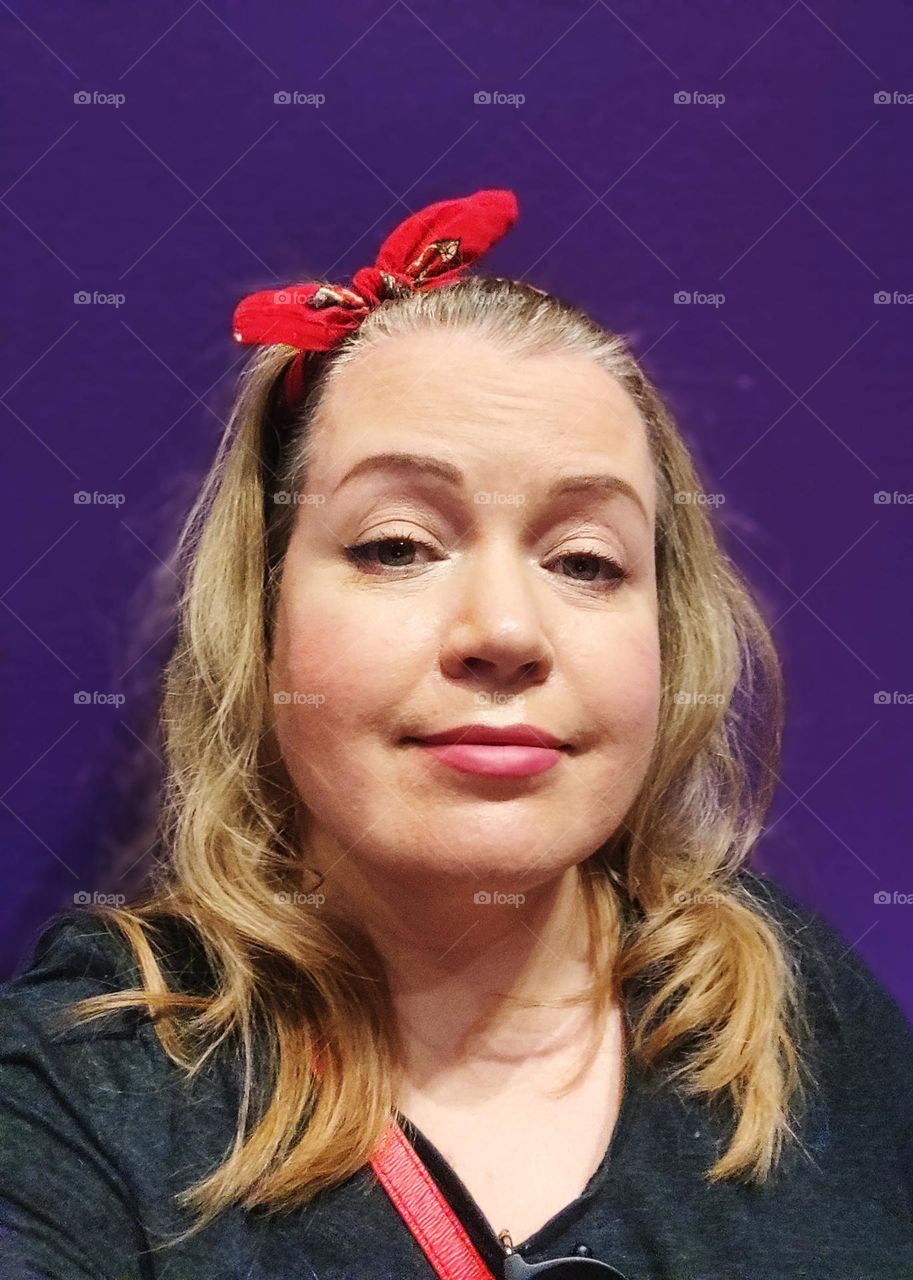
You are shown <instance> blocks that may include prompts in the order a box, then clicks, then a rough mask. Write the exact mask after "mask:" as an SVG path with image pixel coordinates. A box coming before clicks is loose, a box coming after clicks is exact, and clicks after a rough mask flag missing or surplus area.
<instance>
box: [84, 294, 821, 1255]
mask: <svg viewBox="0 0 913 1280" xmlns="http://www.w3.org/2000/svg"><path fill="white" fill-rule="evenodd" d="M429 326H431V327H434V326H443V327H445V328H447V327H457V328H461V329H464V328H465V329H470V330H472V331H473V332H477V333H480V334H482V335H486V336H488V337H489V338H490V339H491V340H492V341H493V342H496V343H499V344H501V346H502V347H503V348H506V349H508V350H510V351H511V352H515V353H517V354H535V353H545V352H553V351H555V350H567V351H571V352H579V353H582V354H584V355H586V356H589V357H590V358H591V359H593V360H595V361H596V362H597V363H598V364H599V365H600V366H601V367H602V368H604V369H605V370H606V371H607V372H608V373H609V374H610V375H611V376H612V377H613V378H615V379H617V381H618V382H619V383H620V384H621V385H622V386H623V387H624V388H625V389H626V390H627V392H628V393H629V394H630V396H631V397H632V398H633V400H634V401H635V403H636V404H637V406H638V408H639V410H640V413H641V416H642V419H643V422H644V424H645V427H646V432H647V436H648V440H649V445H650V450H651V454H652V458H653V461H654V465H655V474H656V481H657V493H658V502H657V517H656V531H655V556H656V572H657V592H658V604H659V611H658V619H659V629H660V643H661V655H662V694H661V708H660V717H659V730H658V735H657V740H656V744H655V749H654V752H653V756H652V758H651V761H650V765H649V770H648V773H647V776H646V778H645V781H644V783H643V786H642V789H641V791H640V793H639V795H638V796H637V799H636V800H635V802H634V804H633V805H632V807H631V809H630V810H629V812H628V813H627V814H626V816H625V820H624V822H623V823H622V824H620V826H619V827H618V829H617V830H614V831H613V832H611V834H610V835H609V837H608V838H607V840H606V842H605V844H604V845H603V846H602V847H600V849H598V850H597V851H596V853H594V854H593V855H592V856H591V857H590V858H588V859H587V860H586V862H585V863H583V864H582V865H581V868H580V870H581V873H582V874H581V887H582V890H583V895H584V901H585V903H586V908H587V915H588V920H589V925H590V931H591V939H592V943H591V946H592V956H593V972H594V979H593V983H592V985H591V986H590V987H588V988H587V990H586V991H585V992H583V993H581V994H578V995H574V996H571V997H566V998H565V1001H563V1002H559V1003H576V1002H580V1001H583V1000H591V1001H594V1002H596V1003H599V1002H602V1003H603V1004H604V1003H605V1002H606V1001H607V999H608V998H609V996H610V994H612V993H613V992H615V991H617V990H618V989H619V988H620V989H621V990H624V989H625V987H626V984H629V983H632V982H633V981H634V980H635V979H637V981H638V983H639V984H641V985H640V989H641V990H642V991H645V992H646V993H647V996H648V998H647V999H646V1001H645V1003H644V1004H643V1006H642V1008H641V1010H640V1014H639V1017H638V1018H637V1020H636V1022H634V1023H632V1026H631V1029H630V1042H629V1044H630V1052H631V1054H632V1055H633V1056H634V1058H635V1059H636V1060H637V1061H638V1062H639V1063H640V1064H642V1065H643V1066H647V1067H656V1068H665V1078H666V1080H667V1082H668V1083H669V1084H670V1085H674V1086H675V1087H677V1088H680V1089H682V1090H684V1091H685V1092H687V1093H688V1094H689V1095H690V1096H693V1097H697V1098H701V1099H703V1100H706V1101H707V1102H713V1101H724V1102H725V1103H727V1104H728V1107H729V1111H728V1114H730V1115H731V1117H732V1132H731V1140H730V1142H729V1146H728V1148H727V1149H726V1150H725V1152H724V1154H723V1155H722V1156H721V1158H719V1159H718V1160H717V1162H716V1163H715V1164H714V1165H713V1166H712V1167H711V1168H710V1169H709V1170H708V1171H707V1173H706V1175H705V1176H706V1178H707V1180H708V1181H710V1182H717V1181H720V1180H721V1179H724V1178H743V1179H748V1180H751V1181H755V1182H763V1181H765V1180H766V1178H767V1177H768V1176H769V1175H770V1173H771V1172H772V1170H773V1169H774V1167H775V1165H776V1164H777V1162H778V1160H779V1158H780V1155H781V1154H782V1151H783V1148H784V1141H785V1139H786V1138H787V1136H791V1137H793V1138H795V1137H796V1132H795V1129H794V1124H795V1120H796V1117H797V1114H798V1111H797V1108H798V1105H799V1103H800V1102H802V1101H803V1100H804V1098H805V1096H806V1095H805V1081H804V1079H803V1077H804V1076H805V1071H806V1064H805V1060H804V1054H802V1053H801V1052H800V1045H801V1042H802V1033H803V1032H804V1030H805V1028H806V1023H805V1021H804V1011H803V1008H802V990H801V986H800V983H799V979H798V967H797V965H796V963H795V961H794V958H793V956H792V954H791V951H790V947H789V942H788V939H787V936H786V934H785V932H784V931H783V929H782V927H781V926H780V924H779V922H778V920H777V919H776V918H775V917H774V915H773V914H772V913H770V912H768V911H767V909H766V908H765V907H764V905H763V904H762V903H761V902H760V900H759V899H758V898H756V897H755V895H754V894H753V893H752V892H751V890H750V887H749V884H748V878H747V877H744V876H741V875H739V872H740V869H741V868H742V867H743V865H744V864H745V863H746V862H747V859H748V857H749V855H750V853H751V850H752V848H753V847H754V845H755V843H756V841H757V838H758V836H759V834H760V831H761V823H762V818H763V816H764V813H765V812H766V809H767V806H768V804H769V802H770V798H771V793H772V788H773V780H774V778H775V776H776V763H777V760H778V757H779V750H780V738H781V724H782V704H783V694H782V675H781V670H780V665H779V660H778V657H777V654H776V651H775V648H774V646H773V643H772V640H771V637H770V634H769V631H768V629H767V626H766V625H765V622H764V620H763V618H762V616H761V614H760V612H759V610H758V608H757V606H756V604H755V603H754V601H753V599H752V596H751V593H750V591H749V590H748V589H747V588H746V586H745V584H744V583H743V581H742V579H741V578H740V576H739V574H738V572H737V570H736V569H735V567H734V566H733V564H732V563H731V562H730V560H729V559H728V558H727V556H726V554H725V552H724V551H723V549H722V548H721V546H720V544H719V542H718V540H717V536H716V533H715V530H714V527H713V525H712V522H711V519H710V517H709V515H708V508H707V506H706V505H705V503H703V502H702V501H700V495H701V494H702V486H701V483H700V480H699V478H698V474H697V471H696V468H695V465H694V463H693V461H692V459H691V456H690V454H689V451H688V449H687V447H686V445H685V443H684V441H683V439H682V437H681V435H680V434H679V431H678V429H677V428H676V425H675V423H674V422H673V420H672V417H671V415H670V413H669V411H668V409H667V408H666V406H665V405H664V403H663V401H662V399H661V398H660V395H659V393H658V392H657V390H656V389H655V388H654V386H653V385H652V384H651V382H650V380H649V379H648V377H647V376H646V374H645V373H644V371H643V370H642V369H641V368H640V366H639V365H638V363H637V362H636V360H635V359H634V357H633V355H632V354H631V353H630V351H629V350H628V348H627V346H626V344H625V342H624V340H623V339H622V338H621V337H619V336H616V335H613V334H610V333H607V332H606V331H605V330H604V329H603V328H601V327H600V326H599V325H597V324H596V323H595V322H594V321H593V320H592V319H590V318H589V317H588V316H586V315H585V314H584V313H583V312H581V311H580V310H579V309H578V308H576V307H575V306H573V305H571V304H569V303H568V302H566V301H564V300H562V299H559V298H558V297H556V296H554V295H553V294H545V293H543V292H542V291H541V290H538V289H535V288H533V287H532V286H529V285H525V284H522V283H519V282H516V281H512V280H507V279H502V278H497V277H486V276H468V277H464V278H463V279H461V280H460V281H458V282H457V283H454V284H451V285H448V286H444V287H439V288H437V289H430V290H426V291H424V292H415V293H412V294H409V295H407V296H404V297H396V298H391V299H389V300H386V301H384V302H383V303H382V304H381V305H380V306H379V307H377V308H376V309H375V310H373V311H372V312H371V313H369V315H368V316H367V318H366V319H365V320H364V321H363V323H362V324H361V326H360V327H359V328H358V329H357V330H356V331H355V332H354V333H353V334H351V335H349V336H348V337H347V338H346V339H345V340H344V342H343V343H342V344H341V345H339V346H338V347H336V348H334V349H333V350H332V351H331V352H328V353H321V354H315V353H311V354H309V355H308V357H307V369H306V374H307V381H306V386H307V393H306V397H305V400H304V402H303V403H302V404H301V405H300V406H298V408H297V409H296V410H295V412H294V414H292V415H290V416H289V415H286V414H285V413H284V411H283V410H282V409H281V407H280V402H279V398H278V395H277V388H278V384H279V381H280V378H281V375H282V373H283V372H284V370H285V368H286V366H287V364H288V362H289V360H290V358H291V357H292V356H293V355H295V354H296V353H295V351H294V350H293V348H291V347H288V346H284V345H281V346H272V347H264V348H258V350H257V351H256V353H255V354H254V356H253V357H252V359H251V360H250V362H249V363H248V365H247V367H246V368H245V371H244V373H243V375H242V379H241V387H240V390H239V394H238V397H237V400H236V403H235V405H234V408H233V411H232V414H231V417H230V420H229V423H228V426H227V429H226V431H225V434H224V436H223V439H222V441H221V444H220V447H219V450H218V453H217V456H216V459H215V461H214V463H213V465H212V467H211V469H210V471H209V473H208V475H207V477H206V479H205V482H204V484H203V486H202V488H201V490H200V493H199V495H198V497H197V500H196V502H195V504H194V506H193V509H192V510H191V512H190V514H189V516H188V518H187V520H186V522H185V524H184V527H183V529H182V531H181V535H180V539H179V542H178V549H177V551H176V554H175V558H174V561H173V563H174V564H175V566H176V567H177V569H178V571H179V574H180V581H181V591H180V598H179V600H178V602H177V621H178V631H177V644H176V647H175V650H174V653H173V655H172V656H171V658H170V661H169V662H168V665H167V667H166V670H165V680H164V697H163V700H162V705H161V717H160V719H161V726H162V741H163V746H164V757H165V765H166V778H165V787H164V791H163V803H162V806H161V813H160V819H159V821H160V832H161V847H162V848H163V849H164V850H165V851H166V853H165V856H164V857H163V858H162V859H161V860H160V861H159V862H157V864H156V866H155V868H154V869H153V871H152V872H151V873H150V875H149V877H148V884H147V887H146V889H145V890H144V892H143V893H142V894H141V895H140V896H139V897H137V898H136V899H134V900H133V901H132V902H130V903H129V904H127V905H125V906H121V907H108V906H100V905H99V906H95V907H91V908H89V910H91V911H93V912H94V913H96V914H98V915H100V916H101V917H102V918H103V919H105V920H107V921H108V922H109V924H110V925H113V926H115V927H116V928H117V929H119V930H120V931H121V932H122V934H123V935H125V937H126V939H127V941H128V942H129V944H130V947H131V949H132V954H133V956H134V958H135V961H136V966H137V970H138V972H139V975H140V977H141V980H142V984H143V985H142V986H141V987H137V988H133V989H130V990H123V991H119V992H112V993H108V994H104V995H99V996H93V997H91V998H89V999H86V1000H82V1001H79V1002H78V1003H77V1004H75V1005H73V1006H71V1007H70V1012H71V1016H72V1018H73V1020H74V1021H78V1022H82V1021H85V1020H88V1019H91V1018H95V1017H100V1016H102V1015H103V1014H107V1013H112V1012H115V1011H117V1010H123V1009H128V1008H137V1007H138V1008H142V1009H144V1010H146V1011H148V1013H149V1015H150V1016H151V1018H152V1023H153V1026H154V1028H155V1031H156V1034H157V1036H158V1038H159V1040H160V1042H161V1045H162V1047H163V1049H164V1050H165V1052H166V1053H167V1054H168V1056H169V1057H170V1058H171V1059H172V1061H173V1062H174V1063H175V1064H176V1065H178V1066H180V1067H181V1068H182V1070H184V1071H185V1072H186V1073H187V1075H188V1077H191V1076H193V1075H195V1074H196V1073H197V1072H199V1071H200V1070H201V1068H202V1067H203V1065H204V1063H206V1062H207V1061H208V1060H209V1059H210V1058H211V1057H212V1055H213V1054H214V1053H215V1052H216V1050H217V1049H218V1048H219V1047H220V1046H222V1045H227V1043H228V1042H233V1043H234V1044H235V1047H236V1049H240V1061H241V1063H242V1064H243V1088H242V1090H241V1098H240V1107H239V1114H238V1118H237V1131H236V1134H235V1139H234V1143H233V1146H232V1148H231V1151H230V1153H229V1154H228V1155H227V1158H226V1159H225V1160H224V1162H223V1163H222V1164H221V1165H220V1166H219V1167H218V1168H217V1169H216V1170H215V1171H214V1172H212V1173H210V1174H209V1175H208V1176H207V1177H205V1178H204V1179H202V1180H200V1181H199V1182H197V1183H195V1184H194V1185H193V1186H192V1187H190V1188H188V1189H186V1190H184V1191H183V1192H181V1193H180V1195H179V1197H178V1198H179V1200H180V1201H181V1202H182V1203H183V1204H185V1205H189V1206H191V1207H192V1209H193V1210H194V1211H195V1213H196V1223H195V1225H194V1226H193V1227H192V1228H191V1232H190V1233H192V1232H193V1231H195V1230H197V1229H199V1228H200V1227H202V1226H203V1225H205V1224H206V1223H207V1222H209V1221H210V1220H211V1219H212V1218H213V1217H215V1216H216V1215H217V1214H218V1213H219V1212H221V1211H222V1210H223V1209H225V1208H227V1207H228V1206H229V1205H231V1204H233V1203H239V1204H241V1205H242V1206H244V1207H247V1208H252V1207H254V1206H260V1207H264V1208H267V1209H269V1210H272V1209H279V1208H282V1207H289V1206H292V1205H300V1204H303V1203H306V1202H307V1201H308V1200H310V1199H311V1198H312V1197H313V1196H314V1195H315V1194H316V1193H318V1192H319V1191H321V1190H323V1189H325V1188H330V1187H332V1186H334V1185H336V1184H339V1183H341V1182H342V1181H344V1180H345V1179H347V1178H348V1177H350V1176H351V1175H352V1174H354V1173H355V1172H356V1171H358V1170H359V1169H361V1168H362V1167H363V1166H364V1165H365V1164H366V1163H367V1162H368V1161H369V1160H370V1157H371V1155H372V1152H373V1151H374V1148H375V1145H376V1143H377V1141H378V1139H379V1137H380V1136H381V1133H382V1130H383V1129H384V1127H385V1126H386V1125H387V1124H388V1123H389V1120H390V1116H391V1112H392V1110H393V1109H394V1105H395V1099H396V1096H397V1093H396V1088H397V1081H398V1078H399V1077H398V1074H397V1072H398V1061H399V1058H398V1052H399V1047H400V1046H399V1043H398V1040H397V1033H396V1028H395V1026H394V1025H393V1024H394V1018H393V1014H392V1004H391V1001H390V994H389V987H388V985H387V982H386V977H385V973H384V968H383V964H382V963H381V960H380V957H379V956H378V954H377V953H376V951H375V950H374V948H373V947H372V946H371V945H370V943H369V942H368V941H367V939H366V938H365V937H364V936H363V935H362V934H361V933H360V932H358V931H356V930H355V929H354V928H352V929H351V930H350V931H348V932H345V931H340V930H339V929H338V926H336V927H334V929H330V928H329V927H328V925H327V923H326V922H325V921H324V920H322V919H321V913H320V912H319V911H307V910H302V908H301V906H300V905H296V902H295V899H294V897H293V896H292V894H291V892H289V891H291V890H298V889H300V886H301V879H300V877H301V871H302V851H301V841H300V835H301V831H300V827H299V825H298V813H299V807H300V798H299V797H297V796H296V795H295V791H294V787H293V785H292V782H291V780H290V777H289V775H288V773H287V772H286V770H285V767H284V765H283V762H282V759H281V756H280V753H279V751H278V748H277V745H276V740H275V736H274V733H273V727H272V718H271V703H270V694H269V680H268V670H269V663H270V654H271V645H272V633H273V624H274V611H275V605H276V598H277V592H278V587H279V581H280V576H281V571H282V563H283V556H284V553H285V549H286V546H287V544H288V539H289V535H290V531H291V527H292V522H293V520H294V514H295V504H294V502H292V501H289V495H293V494H297V493H299V492H300V491H301V490H302V489H303V488H306V483H307V475H308V465H309V460H310V451H311V448H312V436H313V433H312V431H311V424H312V423H313V421H314V417H315V414H316V412H317V410H318V408H319V406H320V404H321V399H322V396H323V394H324V391H325V388H326V386H327V384H328V380H329V379H331V378H333V377H334V376H336V375H337V373H338V371H339V370H340V369H342V368H344V366H345V364H346V363H347V362H349V361H350V360H352V359H354V358H355V357H356V356H357V355H358V353H359V352H360V351H361V350H362V349H364V348H365V347H367V346H368V345H370V344H373V343H376V342H378V341H380V340H382V339H386V338H388V337H395V336H396V335H398V334H403V333H408V332H412V331H415V330H419V329H426V328H427V327H429ZM682 495H685V500H682ZM704 695H712V696H704ZM289 899H290V900H289ZM169 922H170V924H171V925H174V924H175V923H177V924H178V925H189V926H191V927H192V931H193V934H194V936H195V937H196V938H197V939H198V940H199V943H200V945H201V947H202V951H203V953H204V954H205V958H206V960H207V962H208V965H209V967H210V969H211V973H212V974H213V975H215V978H214V982H213V983H212V985H211V986H210V987H209V989H206V990H202V989H199V990H190V991H184V990H180V989H178V988H177V987H176V986H170V985H169V983H168V981H167V978H166V967H165V966H164V965H163V963H162V955H161V954H160V953H159V954H157V948H156V943H157V941H160V937H161V934H160V931H161V929H162V928H164V927H167V926H168V925H169ZM335 924H336V922H334V926H335ZM533 1003H534V1002H533ZM317 1054H319V1055H320V1062H321V1076H320V1079H319V1080H318V1079H317V1078H316V1076H315V1074H314V1071H313V1069H312V1064H313V1063H314V1061H315V1055H317ZM810 1078H811V1077H810V1076H809V1079H810ZM190 1233H184V1236H181V1237H178V1238H179V1239H183V1238H185V1236H186V1235H187V1234H190Z"/></svg>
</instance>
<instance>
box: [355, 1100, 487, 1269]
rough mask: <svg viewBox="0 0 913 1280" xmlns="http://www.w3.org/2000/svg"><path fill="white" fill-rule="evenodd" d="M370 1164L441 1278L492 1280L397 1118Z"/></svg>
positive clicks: (386, 1132) (379, 1144)
mask: <svg viewBox="0 0 913 1280" xmlns="http://www.w3.org/2000/svg"><path fill="white" fill-rule="evenodd" d="M371 1167H372V1168H373V1169H374V1172H375V1173H376V1174H377V1176H378V1178H379V1179H380V1182H381V1183H382V1184H383V1187H384V1190H385V1191H386V1192H387V1195H388V1196H389V1197H390V1199H391V1200H392V1201H393V1203H394V1204H395V1205H396V1207H397V1209H398V1210H399V1212H400V1215H401V1216H402V1217H403V1218H404V1219H405V1222H406V1224H407V1226H408V1227H409V1230H410V1231H411V1232H412V1234H413V1235H414V1236H415V1238H416V1240H417V1241H418V1242H419V1244H420V1245H421V1246H422V1249H423V1250H424V1251H425V1256H426V1257H427V1258H428V1261H429V1262H430V1263H431V1265H432V1266H433V1267H434V1269H435V1271H436V1272H437V1274H438V1275H439V1276H440V1280H494V1278H493V1276H492V1274H491V1272H490V1271H489V1270H488V1268H487V1267H486V1265H485V1263H484V1262H483V1261H482V1258H481V1257H480V1255H479V1253H478V1251H477V1250H476V1248H475V1246H474V1245H473V1243H472V1241H471V1240H470V1239H469V1236H468V1235H467V1234H466V1231H465V1229H464V1227H463V1224H462V1223H461V1222H460V1220H459V1218H457V1216H456V1214H455V1213H454V1212H453V1210H452V1209H451V1207H450V1205H449V1204H448V1203H447V1201H446V1200H445V1199H444V1196H443V1194H442V1192H441V1190H440V1188H439V1187H438V1185H437V1184H436V1183H435V1181H434V1179H433V1178H432V1177H431V1174H430V1173H429V1172H428V1170H427V1169H426V1168H425V1166H424V1164H423V1163H422V1161H421V1160H420V1159H419V1155H418V1152H417V1151H416V1150H415V1148H414V1147H413V1146H412V1143H411V1142H410V1141H409V1139H408V1138H407V1137H406V1135H405V1134H404V1133H403V1131H402V1129H401V1128H400V1126H399V1125H398V1124H396V1123H395V1122H394V1123H393V1124H391V1125H390V1126H389V1127H388V1128H387V1130H386V1131H385V1133H384V1136H383V1138H382V1139H381V1141H380V1143H378V1146H377V1148H376V1150H375V1153H374V1155H373V1156H372V1158H371Z"/></svg>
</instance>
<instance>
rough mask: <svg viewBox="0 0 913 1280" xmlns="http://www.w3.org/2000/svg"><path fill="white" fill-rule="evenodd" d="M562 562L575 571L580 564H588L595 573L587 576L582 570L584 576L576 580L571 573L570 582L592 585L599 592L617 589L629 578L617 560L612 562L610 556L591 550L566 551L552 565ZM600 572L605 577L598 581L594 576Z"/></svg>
mask: <svg viewBox="0 0 913 1280" xmlns="http://www.w3.org/2000/svg"><path fill="white" fill-rule="evenodd" d="M564 561H568V562H570V563H571V564H572V565H573V566H575V568H577V569H579V568H580V566H581V564H583V565H586V564H587V563H589V564H590V565H591V566H592V567H593V569H594V570H595V573H594V574H592V575H590V574H587V571H586V569H585V568H584V570H583V572H584V574H585V576H584V577H582V578H576V577H574V576H573V572H572V575H571V576H572V581H574V582H582V583H584V584H585V585H588V584H590V583H594V584H595V585H596V586H597V587H598V588H599V589H600V590H608V591H611V590H612V589H613V588H614V587H617V586H618V585H619V584H620V583H622V582H624V581H625V580H626V578H627V577H628V576H629V575H628V571H627V570H626V569H623V568H622V567H621V565H620V564H619V563H618V561H617V560H613V559H612V558H611V556H606V555H603V554H602V553H601V552H600V551H597V550H595V549H591V548H583V549H581V550H580V551H568V552H566V553H565V554H564V555H563V556H556V558H555V559H554V560H553V561H552V563H553V564H560V563H562V562H564ZM600 570H602V571H603V572H604V573H605V575H606V576H605V577H603V578H602V579H598V578H597V577H596V574H598V573H599V572H600ZM562 576H564V575H562Z"/></svg>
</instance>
